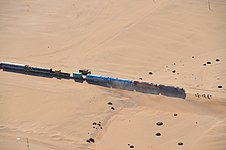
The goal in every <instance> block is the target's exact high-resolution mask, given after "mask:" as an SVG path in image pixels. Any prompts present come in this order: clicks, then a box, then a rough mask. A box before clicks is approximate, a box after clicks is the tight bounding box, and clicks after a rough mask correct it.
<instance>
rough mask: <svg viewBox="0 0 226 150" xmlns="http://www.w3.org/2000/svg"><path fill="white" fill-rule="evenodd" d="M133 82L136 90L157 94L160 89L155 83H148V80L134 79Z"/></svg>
mask: <svg viewBox="0 0 226 150" xmlns="http://www.w3.org/2000/svg"><path fill="white" fill-rule="evenodd" d="M133 84H134V89H135V90H136V91H137V92H142V93H150V94H157V95H158V94H159V93H160V89H159V87H158V85H157V84H153V83H148V82H139V81H134V82H133Z"/></svg>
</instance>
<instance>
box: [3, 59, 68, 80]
mask: <svg viewBox="0 0 226 150" xmlns="http://www.w3.org/2000/svg"><path fill="white" fill-rule="evenodd" d="M0 68H1V69H3V70H5V71H13V72H22V73H25V74H37V75H45V76H46V75H49V76H54V77H58V78H70V73H66V72H62V71H61V70H53V69H52V68H43V67H36V66H29V65H23V64H16V63H9V62H1V63H0Z"/></svg>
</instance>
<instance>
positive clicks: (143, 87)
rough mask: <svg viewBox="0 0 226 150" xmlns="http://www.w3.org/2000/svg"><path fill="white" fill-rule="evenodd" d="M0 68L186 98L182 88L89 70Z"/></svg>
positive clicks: (12, 65)
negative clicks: (64, 70)
mask: <svg viewBox="0 0 226 150" xmlns="http://www.w3.org/2000/svg"><path fill="white" fill-rule="evenodd" d="M0 68H1V69H3V70H6V71H16V72H22V73H26V74H35V75H37V74H38V75H45V76H46V75H47V76H50V77H56V78H65V79H74V80H78V81H82V82H83V81H87V82H88V83H90V84H95V85H101V86H107V87H110V88H119V89H126V90H130V91H137V92H142V93H150V94H156V95H159V94H161V95H166V96H172V97H179V98H183V99H184V98H185V97H186V93H185V90H184V89H183V88H179V87H174V86H166V85H161V84H160V85H159V84H153V83H148V82H140V81H132V80H127V79H119V78H114V77H108V76H101V75H94V74H91V71H90V70H79V72H74V73H72V74H70V73H67V72H62V71H61V70H53V69H52V68H42V67H36V66H29V65H22V64H16V63H9V62H1V63H0Z"/></svg>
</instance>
